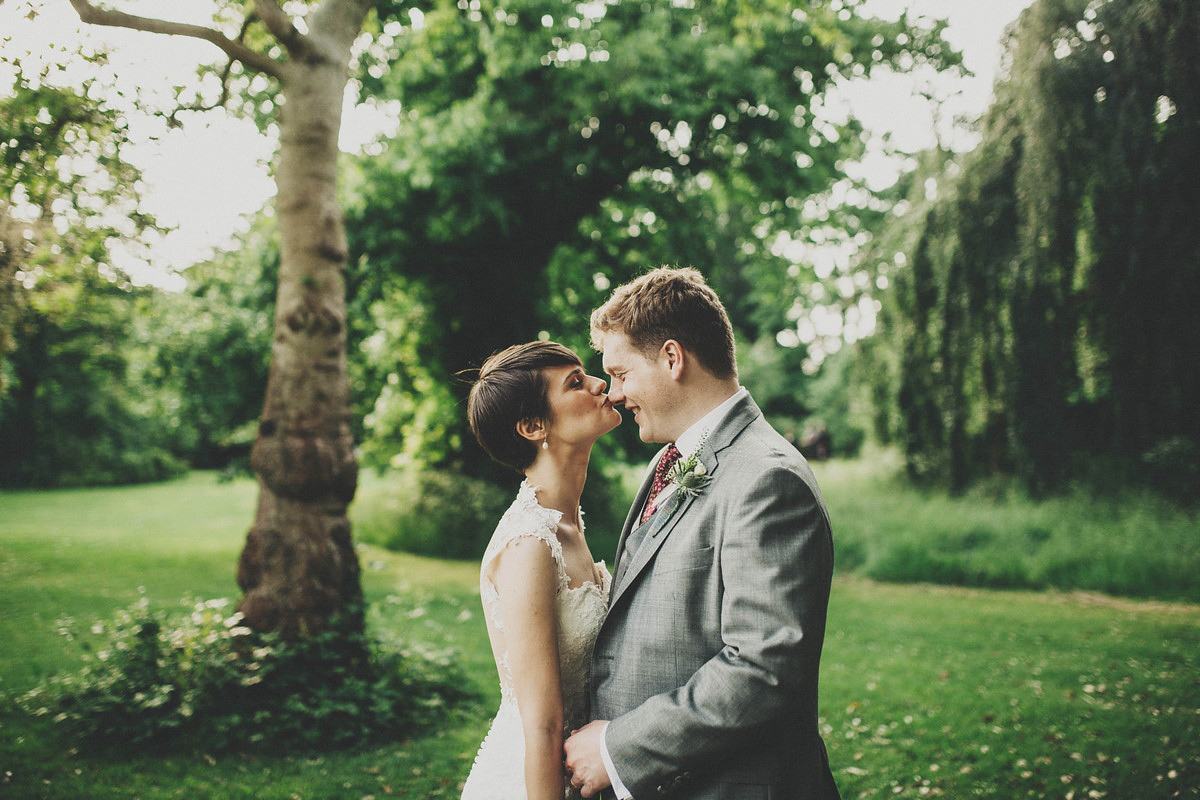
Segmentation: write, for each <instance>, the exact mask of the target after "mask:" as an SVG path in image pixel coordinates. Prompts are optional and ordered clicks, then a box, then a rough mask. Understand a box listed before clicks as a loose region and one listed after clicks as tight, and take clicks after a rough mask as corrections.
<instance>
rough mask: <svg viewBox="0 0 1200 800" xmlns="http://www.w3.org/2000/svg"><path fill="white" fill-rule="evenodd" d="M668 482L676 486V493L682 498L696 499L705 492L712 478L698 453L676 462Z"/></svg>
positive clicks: (668, 476) (669, 474)
mask: <svg viewBox="0 0 1200 800" xmlns="http://www.w3.org/2000/svg"><path fill="white" fill-rule="evenodd" d="M667 480H669V481H670V482H671V483H673V484H675V491H677V492H679V494H680V496H681V497H695V496H696V495H698V494H700V493H701V492H702V491H704V487H705V486H708V482H709V481H711V480H712V476H711V475H709V474H708V470H707V469H705V467H704V464H703V462H701V461H700V456H699V453H698V452H696V453H692V454H691V455H690V456H688V457H687V458H681V459H679V460H678V461H676V462H675V465H674V466H673V467H671V469H670V471H669V472H667Z"/></svg>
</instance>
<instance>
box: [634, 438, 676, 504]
mask: <svg viewBox="0 0 1200 800" xmlns="http://www.w3.org/2000/svg"><path fill="white" fill-rule="evenodd" d="M679 456H680V453H679V448H677V447H676V446H675V445H674V444H670V445H668V446H667V452H665V453H663V455H662V458H660V459H659V461H658V466H657V467H655V468H654V483H653V484H651V486H650V494H649V495H648V496H647V497H646V507H645V508H644V509H643V510H642V519H641V521H642V522H645V521H646V520H648V519H650V515H651V514H653V513H654V512H655V507H654V500H655V498H656V497H658V496H659V494H661V493H662V490H663V489H664V488H666V485H667V482H668V481H667V473H668V472H670V471H671V467H673V466H675V462H676V461H678V460H679Z"/></svg>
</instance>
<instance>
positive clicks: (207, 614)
mask: <svg viewBox="0 0 1200 800" xmlns="http://www.w3.org/2000/svg"><path fill="white" fill-rule="evenodd" d="M229 605H230V604H229V601H228V600H224V599H222V600H209V601H205V602H197V603H193V604H191V609H190V611H189V612H188V613H186V614H183V615H181V616H178V617H174V618H167V617H166V616H165V615H164V614H162V613H159V612H154V611H152V610H151V609H150V608H149V606H148V603H147V602H146V601H145V600H142V601H140V602H139V603H137V604H136V605H134V606H133V607H132V608H129V609H125V610H122V611H120V612H118V614H117V616H116V618H115V619H113V620H112V621H110V622H102V623H98V624H96V625H94V626H92V628H91V631H90V635H89V636H88V637H87V638H85V639H84V640H83V642H82V645H83V647H84V650H85V654H84V661H85V665H84V667H83V668H82V669H81V670H80V671H79V672H78V673H74V674H67V675H59V676H55V677H52V678H50V679H49V680H47V681H46V682H44V683H43V684H42V685H41V686H39V687H38V688H36V689H34V690H33V691H31V692H29V693H27V694H25V695H24V696H23V697H22V698H21V705H22V707H23V708H24V709H25V710H26V711H28V712H30V713H32V714H35V715H38V716H50V717H51V718H52V719H53V720H54V721H55V722H56V723H58V724H60V725H61V726H63V728H64V729H65V730H66V731H67V732H68V734H69V735H70V736H71V737H72V738H73V739H76V740H77V741H79V742H80V743H81V744H82V745H84V746H90V747H93V748H103V747H107V746H112V745H117V744H131V743H132V744H142V743H146V744H153V745H154V746H156V747H166V748H170V747H193V746H194V747H203V748H204V749H205V750H222V749H265V748H271V747H276V746H287V747H288V748H289V749H316V748H321V749H326V748H330V747H345V746H349V745H352V744H357V743H361V742H366V741H371V740H378V739H385V738H400V737H406V736H409V735H411V734H413V733H414V732H415V731H418V730H421V729H424V728H426V727H428V726H429V725H431V724H433V723H435V722H437V721H439V720H441V719H442V718H443V717H444V716H445V715H446V713H447V712H448V711H449V710H450V709H452V708H453V707H455V706H456V705H458V704H460V703H461V702H463V701H466V700H468V699H470V698H471V695H470V694H469V693H468V692H467V691H466V690H465V689H464V687H465V686H466V685H467V684H466V682H465V681H464V680H463V678H462V676H461V674H460V672H459V670H458V668H457V667H456V665H455V664H454V662H453V661H452V659H451V658H450V655H449V654H447V653H433V652H428V651H417V650H410V651H402V650H395V649H385V648H384V647H382V646H381V644H380V643H379V642H377V641H373V640H370V639H369V638H368V637H366V636H365V635H363V634H353V633H351V634H348V633H345V632H337V631H330V632H326V633H323V634H320V635H317V636H313V637H311V638H309V639H306V640H303V641H298V642H284V641H282V640H280V639H279V638H278V637H277V636H274V635H269V634H259V633H255V632H253V631H251V630H250V629H248V628H246V627H244V626H242V624H241V615H240V614H237V613H234V614H230V615H227V614H226V610H227V609H228V607H229ZM60 630H61V631H62V632H63V634H64V635H65V636H67V638H68V639H76V638H78V635H77V634H76V632H75V631H74V630H73V623H71V622H70V621H65V622H63V623H61V624H60ZM93 638H94V639H95V640H96V641H97V642H98V646H97V647H96V648H92V647H91V646H90V642H91V641H92V640H93Z"/></svg>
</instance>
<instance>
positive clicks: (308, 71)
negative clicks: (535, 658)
mask: <svg viewBox="0 0 1200 800" xmlns="http://www.w3.org/2000/svg"><path fill="white" fill-rule="evenodd" d="M260 4H261V3H260ZM365 13H366V6H365V4H363V3H361V2H337V1H336V0H332V1H331V2H327V3H326V4H325V5H324V6H323V7H322V8H320V9H318V10H317V11H315V12H314V13H313V14H310V16H309V20H308V21H309V24H310V32H309V33H308V34H306V35H305V36H304V39H303V41H300V42H296V41H293V46H291V47H289V56H290V58H289V61H288V62H287V63H286V64H285V65H284V66H283V69H282V72H281V75H280V79H281V84H282V99H283V106H282V109H281V110H280V112H279V115H278V122H279V130H280V147H279V158H278V163H277V165H276V182H277V187H278V194H277V196H276V210H277V213H278V218H279V229H280V234H281V244H280V255H281V261H280V274H279V294H278V297H277V301H276V309H275V335H274V341H273V345H272V353H271V366H270V371H269V375H268V379H267V392H266V399H265V401H264V404H263V414H262V419H261V421H260V424H259V430H258V437H257V439H256V441H255V443H254V448H253V450H252V452H251V465H252V466H253V468H254V471H255V473H256V475H257V476H258V482H259V499H258V508H257V511H256V514H255V519H254V525H253V527H252V528H251V529H250V531H249V532H248V534H247V536H246V546H245V549H244V550H243V551H242V555H241V559H240V561H239V564H238V573H237V580H238V585H239V586H240V587H241V588H242V590H243V592H244V593H245V594H244V596H243V598H242V601H241V604H240V605H239V610H240V611H241V612H242V614H243V615H244V616H245V620H246V623H247V624H248V625H250V626H251V627H253V628H255V629H258V630H268V631H278V632H280V633H281V634H283V635H284V636H285V637H287V638H295V637H299V636H304V635H307V634H311V633H316V632H319V631H321V630H323V629H325V628H327V627H328V626H329V623H330V621H331V620H335V619H336V620H337V623H336V624H337V625H338V627H339V628H341V629H343V630H361V629H362V625H363V617H362V586H361V581H360V574H359V563H358V557H357V555H356V554H355V551H354V545H353V542H352V541H351V535H350V522H349V519H348V518H347V514H346V512H347V507H348V505H349V503H350V501H351V500H352V499H353V498H354V493H355V489H356V487H357V481H358V465H357V462H356V460H355V456H354V442H353V437H352V432H351V425H350V382H349V375H348V372H347V368H346V302H345V274H344V273H345V268H346V258H347V253H346V238H345V229H344V225H343V218H342V212H341V209H340V207H339V205H338V202H337V196H336V177H337V161H338V148H337V140H338V131H339V129H340V127H341V110H342V96H343V92H344V90H345V86H346V80H347V64H348V62H349V58H350V45H351V43H352V42H353V40H354V36H355V35H356V34H357V32H358V30H359V27H360V26H361V23H362V20H363V17H364V15H365ZM275 28H276V26H275V25H272V30H273V31H274V32H275V33H276V35H277V36H280V32H279V31H277V30H275ZM291 33H292V34H293V35H294V36H299V34H296V33H295V32H294V31H292V32H291ZM280 38H281V39H283V38H284V37H283V36H280ZM297 44H298V45H300V46H296V45H297Z"/></svg>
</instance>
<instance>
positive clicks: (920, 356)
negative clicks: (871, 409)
mask: <svg viewBox="0 0 1200 800" xmlns="http://www.w3.org/2000/svg"><path fill="white" fill-rule="evenodd" d="M1008 37H1009V41H1008V45H1007V49H1006V56H1005V64H1004V65H1003V66H1004V75H1005V77H1004V78H1003V79H1002V80H1001V81H1000V82H998V83H997V86H996V97H995V101H994V103H993V105H992V107H991V108H990V109H989V110H988V112H987V113H986V114H985V116H984V118H983V120H982V122H981V132H982V141H981V143H980V145H979V146H978V147H977V148H976V149H975V150H974V151H973V152H971V153H970V154H968V155H966V156H964V157H962V158H961V159H956V158H953V157H951V156H950V155H949V154H947V153H940V152H934V153H930V154H927V155H926V157H925V159H924V161H923V162H922V164H923V166H922V168H921V169H920V170H919V171H918V172H916V173H914V174H913V175H911V176H909V178H908V182H907V186H908V187H909V189H910V191H909V197H908V199H907V200H906V201H905V205H906V206H907V207H908V208H909V210H908V213H907V214H905V215H903V216H902V217H898V218H897V219H896V220H895V221H894V222H893V223H892V225H891V226H890V228H888V229H887V230H884V231H883V232H882V235H880V236H879V237H877V239H876V242H875V245H874V247H873V250H872V251H871V253H870V256H869V258H870V260H871V261H872V262H873V264H874V268H875V269H876V270H880V268H881V267H880V265H883V266H884V267H890V268H891V270H890V271H891V277H892V279H893V280H894V285H893V290H892V291H891V292H890V294H889V295H888V296H887V297H886V298H885V299H884V309H883V313H882V315H881V319H882V326H883V330H884V332H883V334H882V335H881V336H879V337H876V341H874V342H871V343H870V344H869V345H868V346H867V351H866V352H865V353H864V355H865V357H866V360H867V361H868V362H870V363H871V365H872V370H871V372H872V374H873V375H874V376H875V387H874V389H875V391H874V395H875V398H876V400H877V405H878V407H879V408H881V409H887V411H886V412H885V413H884V414H882V415H881V423H880V425H879V428H881V429H882V430H883V431H884V432H885V433H891V434H892V435H894V436H895V438H897V439H898V440H899V441H900V442H901V443H902V444H903V447H904V450H905V453H906V457H907V462H908V466H909V470H910V472H911V473H912V474H913V475H914V476H915V477H918V478H923V479H926V480H929V481H931V482H934V483H940V484H943V485H946V486H948V487H950V488H952V489H961V488H963V487H964V486H966V485H968V484H969V483H971V482H972V481H974V480H977V479H979V478H981V477H986V476H990V475H996V474H1017V475H1019V476H1021V477H1022V478H1024V479H1025V481H1026V482H1027V483H1028V485H1029V486H1030V488H1031V489H1033V490H1035V491H1047V490H1053V489H1054V488H1055V487H1058V486H1061V485H1062V484H1063V483H1064V482H1065V481H1067V480H1071V479H1074V478H1076V477H1080V476H1081V474H1082V471H1084V470H1085V468H1086V466H1091V465H1096V464H1105V465H1108V466H1109V467H1112V466H1117V467H1118V470H1117V472H1116V473H1114V472H1113V471H1112V470H1111V469H1108V470H1107V472H1108V473H1109V474H1118V473H1136V472H1139V471H1140V472H1142V473H1146V472H1147V471H1150V472H1151V473H1152V472H1153V470H1154V469H1155V468H1164V469H1165V470H1166V472H1167V473H1169V474H1173V475H1174V476H1175V477H1176V478H1179V477H1180V475H1183V477H1184V478H1186V477H1187V476H1188V475H1194V472H1195V470H1196V467H1195V457H1196V454H1197V452H1198V451H1197V442H1200V424H1198V422H1197V415H1196V413H1195V409H1196V408H1197V406H1198V404H1200V370H1198V369H1197V368H1196V366H1195V365H1196V353H1197V352H1200V325H1197V324H1196V308H1197V307H1198V305H1200V225H1197V220H1198V217H1200V157H1198V154H1200V49H1198V48H1197V47H1196V43H1197V42H1200V5H1197V4H1196V3H1195V2H1194V0H1108V2H1102V1H1101V0H1038V2H1035V3H1034V4H1033V5H1032V6H1030V8H1029V9H1027V10H1026V11H1025V13H1024V14H1022V16H1021V18H1020V19H1019V20H1018V21H1017V22H1016V23H1014V25H1013V26H1012V27H1011V28H1010V29H1009V31H1008ZM897 264H899V265H901V268H900V269H896V268H895V265H897ZM1121 465H1125V468H1124V469H1121V468H1120V466H1121ZM1130 467H1133V468H1134V469H1129V468H1130ZM1189 470H1190V472H1189Z"/></svg>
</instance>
